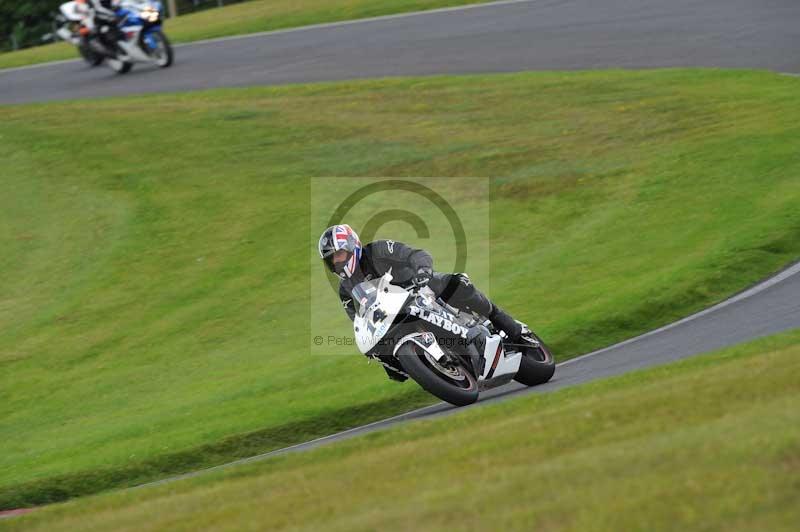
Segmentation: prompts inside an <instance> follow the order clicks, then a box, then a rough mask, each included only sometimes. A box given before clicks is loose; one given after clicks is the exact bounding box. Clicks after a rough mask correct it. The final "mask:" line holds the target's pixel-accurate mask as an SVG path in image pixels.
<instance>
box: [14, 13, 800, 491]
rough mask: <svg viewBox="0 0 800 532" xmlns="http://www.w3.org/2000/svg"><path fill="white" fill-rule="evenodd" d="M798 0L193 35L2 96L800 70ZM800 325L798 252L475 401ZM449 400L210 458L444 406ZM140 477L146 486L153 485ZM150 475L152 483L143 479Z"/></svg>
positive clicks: (54, 69) (425, 17) (34, 73)
mask: <svg viewBox="0 0 800 532" xmlns="http://www.w3.org/2000/svg"><path fill="white" fill-rule="evenodd" d="M798 21H800V2H798V1H797V0H694V1H692V0H670V1H669V2H664V1H662V0H603V1H601V0H539V1H536V0H533V1H525V0H523V1H519V2H504V3H499V4H494V5H485V6H479V7H472V8H468V9H457V10H441V11H437V12H433V13H430V12H429V13H422V14H411V15H402V16H392V17H382V18H378V19H372V20H367V21H360V22H359V21H357V22H353V23H340V24H333V25H322V26H317V27H314V28H307V29H299V30H292V31H284V32H273V33H269V34H262V35H258V36H250V37H241V38H231V39H223V40H217V41H213V42H207V43H198V44H192V45H186V46H183V47H181V48H180V49H179V51H178V54H177V64H176V66H175V67H174V68H172V69H169V70H166V71H157V70H154V69H152V68H139V69H138V70H134V72H132V73H131V74H129V75H127V76H124V77H122V76H116V75H113V74H111V73H110V72H109V71H107V70H103V69H95V70H89V69H88V68H84V67H83V66H82V65H81V63H79V62H66V63H59V64H53V65H47V66H39V67H33V68H23V69H15V70H11V71H6V72H2V71H0V103H21V102H31V101H43V100H53V99H71V98H87V97H101V96H114V95H123V94H140V93H151V92H164V91H187V90H197V89H203V88H210V87H227V86H244V85H267V84H280V83H294V82H310V81H328V80H339V79H354V78H368V77H381V76H397V75H424V74H446V73H472V72H507V71H518V70H534V69H559V70H564V69H586V68H608V67H623V68H652V67H672V66H704V67H737V68H766V69H772V70H775V71H780V72H789V73H800V53H799V52H800V25H799V24H797V22H798ZM798 327H800V263H797V264H795V265H793V266H791V267H789V268H788V269H786V270H784V271H783V272H781V273H780V274H778V275H777V276H775V277H772V278H771V279H769V280H767V281H764V282H762V283H760V284H758V285H757V286H754V287H753V288H750V289H749V290H746V291H745V292H742V293H740V294H738V295H736V296H734V297H733V298H731V299H729V300H727V301H725V302H722V303H720V304H719V305H716V306H714V307H711V308H710V309H707V310H705V311H703V312H700V313H698V314H695V315H693V316H690V317H688V318H686V319H683V320H681V321H679V322H676V323H674V324H672V325H669V326H667V327H664V328H661V329H658V330H656V331H652V332H650V333H647V334H645V335H642V336H639V337H637V338H634V339H631V340H628V341H625V342H622V343H620V344H617V345H614V346H611V347H608V348H605V349H602V350H600V351H596V352H594V353H590V354H588V355H584V356H582V357H579V358H576V359H572V360H569V361H566V362H563V363H561V364H559V366H558V369H557V371H556V375H555V377H554V378H553V380H552V381H551V382H549V383H548V384H545V385H543V386H538V387H535V388H524V387H522V386H519V385H517V384H511V385H507V386H504V387H502V388H498V389H495V390H491V391H488V392H485V393H484V394H482V396H481V401H480V402H479V403H478V404H476V405H472V406H470V407H466V408H476V407H479V406H480V405H483V404H487V403H491V402H493V401H498V400H503V399H506V398H509V397H514V396H518V395H520V394H523V393H546V392H550V391H554V390H557V389H560V388H564V387H567V386H573V385H576V384H580V383H583V382H587V381H590V380H594V379H599V378H603V377H609V376H612V375H619V374H621V373H625V372H628V371H632V370H635V369H640V368H645V367H650V366H655V365H660V364H665V363H668V362H672V361H675V360H679V359H682V358H685V357H689V356H692V355H696V354H699V353H704V352H707V351H711V350H714V349H718V348H722V347H726V346H730V345H734V344H737V343H741V342H743V341H746V340H749V339H753V338H758V337H762V336H767V335H770V334H774V333H777V332H780V331H785V330H789V329H794V328H798ZM462 410H463V409H455V408H453V407H451V406H449V405H446V404H443V403H439V404H435V405H432V406H429V407H426V408H422V409H419V410H415V411H412V412H408V413H405V414H402V415H399V416H395V417H393V418H390V419H386V420H382V421H378V422H375V423H371V424H369V425H365V426H362V427H358V428H354V429H351V430H348V431H345V432H342V433H338V434H334V435H331V436H326V437H324V438H319V439H317V440H313V441H310V442H306V443H302V444H299V445H295V446H292V447H288V448H285V449H280V450H277V451H273V452H270V453H265V454H263V455H259V456H254V457H251V458H247V459H244V460H239V461H236V462H232V463H229V464H225V465H222V466H218V467H215V468H211V469H208V470H203V471H198V472H194V473H190V474H188V475H182V476H179V477H172V478H169V479H164V480H160V481H157V482H154V483H149V484H145V485H153V484H161V483H164V482H171V481H174V480H177V479H179V478H186V477H190V476H195V475H198V474H202V473H205V472H208V471H211V470H216V469H220V468H224V467H230V466H232V465H236V464H241V463H246V462H252V461H255V460H262V459H265V458H268V457H270V456H275V455H277V454H284V453H289V452H298V451H304V450H307V449H311V448H314V447H318V446H320V445H324V444H327V443H331V442H334V441H338V440H342V439H346V438H350V437H354V436H358V435H360V434H365V433H367V432H373V431H376V430H381V429H384V428H387V427H390V426H392V425H395V424H397V423H401V422H405V421H410V420H414V419H421V418H431V417H436V416H442V415H446V414H448V413H452V412H455V411H462ZM145 485H143V486H145ZM140 487H141V486H140Z"/></svg>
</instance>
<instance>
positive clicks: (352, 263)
mask: <svg viewBox="0 0 800 532" xmlns="http://www.w3.org/2000/svg"><path fill="white" fill-rule="evenodd" d="M361 249H362V246H361V240H359V239H358V235H357V234H356V232H355V231H353V229H352V228H351V227H350V226H349V225H347V224H339V225H333V226H331V227H329V228H327V229H325V232H324V233H322V236H321V237H319V256H320V258H321V259H322V260H323V261H324V262H325V266H327V267H328V269H329V270H330V271H332V272H333V273H335V274H336V275H338V276H339V277H341V278H342V279H345V278H348V277H352V276H353V274H354V273H355V272H356V270H357V269H358V261H359V260H361ZM339 250H344V251H346V252H347V258H346V259H345V260H344V261H343V262H338V263H336V264H334V262H333V255H334V253H336V252H337V251H339Z"/></svg>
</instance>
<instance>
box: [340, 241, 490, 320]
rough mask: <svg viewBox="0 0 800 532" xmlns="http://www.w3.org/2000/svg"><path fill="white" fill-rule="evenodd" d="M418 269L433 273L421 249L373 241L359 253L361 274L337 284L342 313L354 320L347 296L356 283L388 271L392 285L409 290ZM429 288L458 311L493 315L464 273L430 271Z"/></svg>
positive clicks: (430, 260) (425, 253) (399, 243)
mask: <svg viewBox="0 0 800 532" xmlns="http://www.w3.org/2000/svg"><path fill="white" fill-rule="evenodd" d="M420 268H430V269H431V270H433V258H432V257H431V255H430V253H428V252H427V251H425V250H423V249H415V248H412V247H410V246H407V245H405V244H403V243H402V242H396V241H394V240H376V241H375V242H371V243H369V244H367V245H366V246H364V248H363V250H362V252H361V260H360V261H359V269H360V271H359V272H356V274H355V275H353V277H351V278H349V279H343V280H342V282H341V283H340V284H339V298H340V299H341V300H342V306H344V310H345V312H347V315H348V316H349V317H350V319H351V320H353V319H354V318H355V314H356V308H355V305H354V304H353V298H352V296H351V295H350V294H351V293H352V290H353V288H354V287H355V285H357V284H358V283H360V282H362V281H365V280H370V279H375V278H377V277H381V276H382V275H384V274H385V273H386V272H388V271H389V270H390V269H391V271H392V284H396V285H398V286H402V287H403V288H409V287H410V286H411V285H412V282H411V279H413V278H414V276H415V275H416V274H417V271H418V270H419V269H420ZM428 286H429V287H430V288H431V290H433V292H434V293H435V294H436V296H437V297H441V298H442V299H443V300H444V301H446V302H447V303H448V304H449V305H452V306H454V307H455V308H457V309H460V310H471V311H473V312H476V313H478V314H480V315H481V316H486V317H487V318H488V317H489V316H490V315H491V313H492V303H491V301H489V299H488V298H487V297H486V296H485V295H484V294H483V293H482V292H481V291H480V290H478V289H477V288H475V286H474V285H473V284H472V283H471V282H470V280H469V277H467V276H466V275H465V274H463V273H452V274H451V273H439V272H433V276H432V277H431V280H430V282H429V283H428Z"/></svg>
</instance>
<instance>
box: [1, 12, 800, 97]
mask: <svg viewBox="0 0 800 532" xmlns="http://www.w3.org/2000/svg"><path fill="white" fill-rule="evenodd" d="M798 21H800V2H798V1H797V0H668V1H665V0H519V1H511V2H501V3H496V4H489V5H483V6H481V5H479V6H471V7H469V8H466V9H464V8H460V9H449V10H437V11H435V12H423V13H418V14H406V15H399V16H389V17H379V18H376V19H370V20H362V21H354V22H348V23H334V24H328V25H319V26H315V27H311V28H301V29H296V30H289V31H279V32H272V33H267V34H260V35H255V36H246V37H236V38H228V39H221V40H216V41H210V42H205V43H195V44H189V45H185V46H181V47H180V48H179V49H178V50H177V52H176V63H175V65H174V66H173V67H171V68H169V69H167V70H163V71H161V70H159V69H157V68H154V67H149V66H137V67H135V68H134V70H133V71H132V72H131V73H129V74H127V75H124V76H119V75H116V74H114V73H113V72H111V70H110V69H107V68H95V69H90V68H88V67H87V66H85V65H84V64H83V63H82V62H80V61H72V62H66V63H59V64H51V65H48V66H39V67H34V68H22V69H12V70H8V71H0V104H4V103H5V104H8V103H24V102H37V101H46V100H61V99H75V98H96V97H103V96H120V95H125V94H144V93H155V92H183V91H191V90H198V89H206V88H213V87H237V86H250V85H274V84H285V83H301V82H314V81H332V80H344V79H357V78H376V77H386V76H407V75H427V74H459V73H477V72H511V71H520V70H551V69H557V70H571V69H597V68H609V67H619V68H654V67H679V66H683V67H690V66H692V67H730V68H762V69H771V70H775V71H778V72H788V73H800V24H798ZM166 31H167V33H169V24H167V25H166Z"/></svg>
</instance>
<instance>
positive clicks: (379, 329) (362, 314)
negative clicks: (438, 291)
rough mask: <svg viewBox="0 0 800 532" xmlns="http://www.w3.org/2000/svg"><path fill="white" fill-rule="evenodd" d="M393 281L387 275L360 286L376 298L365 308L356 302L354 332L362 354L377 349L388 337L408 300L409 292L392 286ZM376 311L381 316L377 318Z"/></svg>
mask: <svg viewBox="0 0 800 532" xmlns="http://www.w3.org/2000/svg"><path fill="white" fill-rule="evenodd" d="M391 280H392V276H391V275H390V274H388V273H387V274H386V275H384V276H383V277H381V278H380V279H376V280H374V281H368V282H365V283H361V284H360V285H359V287H362V288H363V289H365V291H366V293H367V294H368V295H369V296H371V297H374V301H372V302H370V303H369V305H368V306H364V305H363V304H362V302H360V301H356V302H355V303H356V304H357V305H358V313H357V314H356V317H355V319H354V320H353V330H354V332H355V337H356V345H357V346H358V349H359V350H360V351H361V352H362V353H366V352H368V351H369V350H370V349H372V348H373V347H375V344H377V343H378V342H379V341H380V340H381V338H383V337H384V336H385V335H386V333H387V332H388V331H389V328H390V327H391V325H392V323H393V322H394V320H395V318H396V317H397V314H398V313H399V312H400V311H401V310H402V309H403V305H404V304H405V302H406V299H408V292H407V291H406V290H404V289H403V288H401V287H399V286H395V285H393V284H390V282H391ZM354 297H355V296H354ZM376 311H378V315H379V316H376ZM381 314H384V315H385V316H381ZM376 318H377V319H376Z"/></svg>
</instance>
